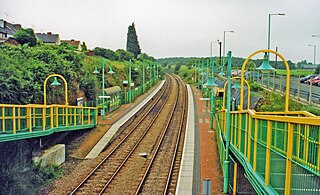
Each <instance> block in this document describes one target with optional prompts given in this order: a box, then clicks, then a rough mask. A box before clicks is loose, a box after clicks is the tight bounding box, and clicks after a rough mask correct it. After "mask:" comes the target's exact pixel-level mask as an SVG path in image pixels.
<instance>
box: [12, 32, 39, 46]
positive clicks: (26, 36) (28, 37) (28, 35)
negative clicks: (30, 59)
mask: <svg viewBox="0 0 320 195" xmlns="http://www.w3.org/2000/svg"><path fill="white" fill-rule="evenodd" d="M13 37H14V38H15V40H16V41H18V42H19V43H20V44H21V45H23V44H25V43H27V44H28V45H29V46H35V45H36V44H37V39H36V36H35V35H34V32H33V29H32V28H27V29H23V28H21V29H20V30H18V31H17V32H16V33H15V34H14V35H13Z"/></svg>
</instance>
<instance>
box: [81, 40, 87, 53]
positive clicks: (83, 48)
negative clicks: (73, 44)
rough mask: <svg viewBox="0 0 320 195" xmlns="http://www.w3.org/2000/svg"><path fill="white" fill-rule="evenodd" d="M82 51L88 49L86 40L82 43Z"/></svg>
mask: <svg viewBox="0 0 320 195" xmlns="http://www.w3.org/2000/svg"><path fill="white" fill-rule="evenodd" d="M81 51H88V48H87V45H86V42H84V41H83V43H82V45H81Z"/></svg>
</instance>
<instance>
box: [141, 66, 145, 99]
mask: <svg viewBox="0 0 320 195" xmlns="http://www.w3.org/2000/svg"><path fill="white" fill-rule="evenodd" d="M144 87H145V86H144V63H142V93H144V91H145V89H144Z"/></svg>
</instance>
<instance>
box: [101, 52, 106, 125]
mask: <svg viewBox="0 0 320 195" xmlns="http://www.w3.org/2000/svg"><path fill="white" fill-rule="evenodd" d="M101 61H102V96H103V97H102V109H101V117H102V120H104V119H105V113H104V112H105V110H104V58H102V59H101Z"/></svg>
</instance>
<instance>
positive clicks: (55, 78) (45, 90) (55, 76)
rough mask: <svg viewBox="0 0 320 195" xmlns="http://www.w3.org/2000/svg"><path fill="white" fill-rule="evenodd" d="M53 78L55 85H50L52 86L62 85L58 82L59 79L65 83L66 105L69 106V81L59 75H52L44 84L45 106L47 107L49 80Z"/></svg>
mask: <svg viewBox="0 0 320 195" xmlns="http://www.w3.org/2000/svg"><path fill="white" fill-rule="evenodd" d="M51 77H54V81H53V83H51V84H50V85H52V86H59V85H61V84H60V83H59V82H58V80H57V77H59V78H61V79H62V80H63V83H64V96H65V105H69V103H68V85H67V81H66V79H65V78H64V77H63V76H61V75H59V74H51V75H49V76H48V77H47V78H46V79H45V80H44V84H43V104H44V105H47V82H48V79H49V78H51Z"/></svg>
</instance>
